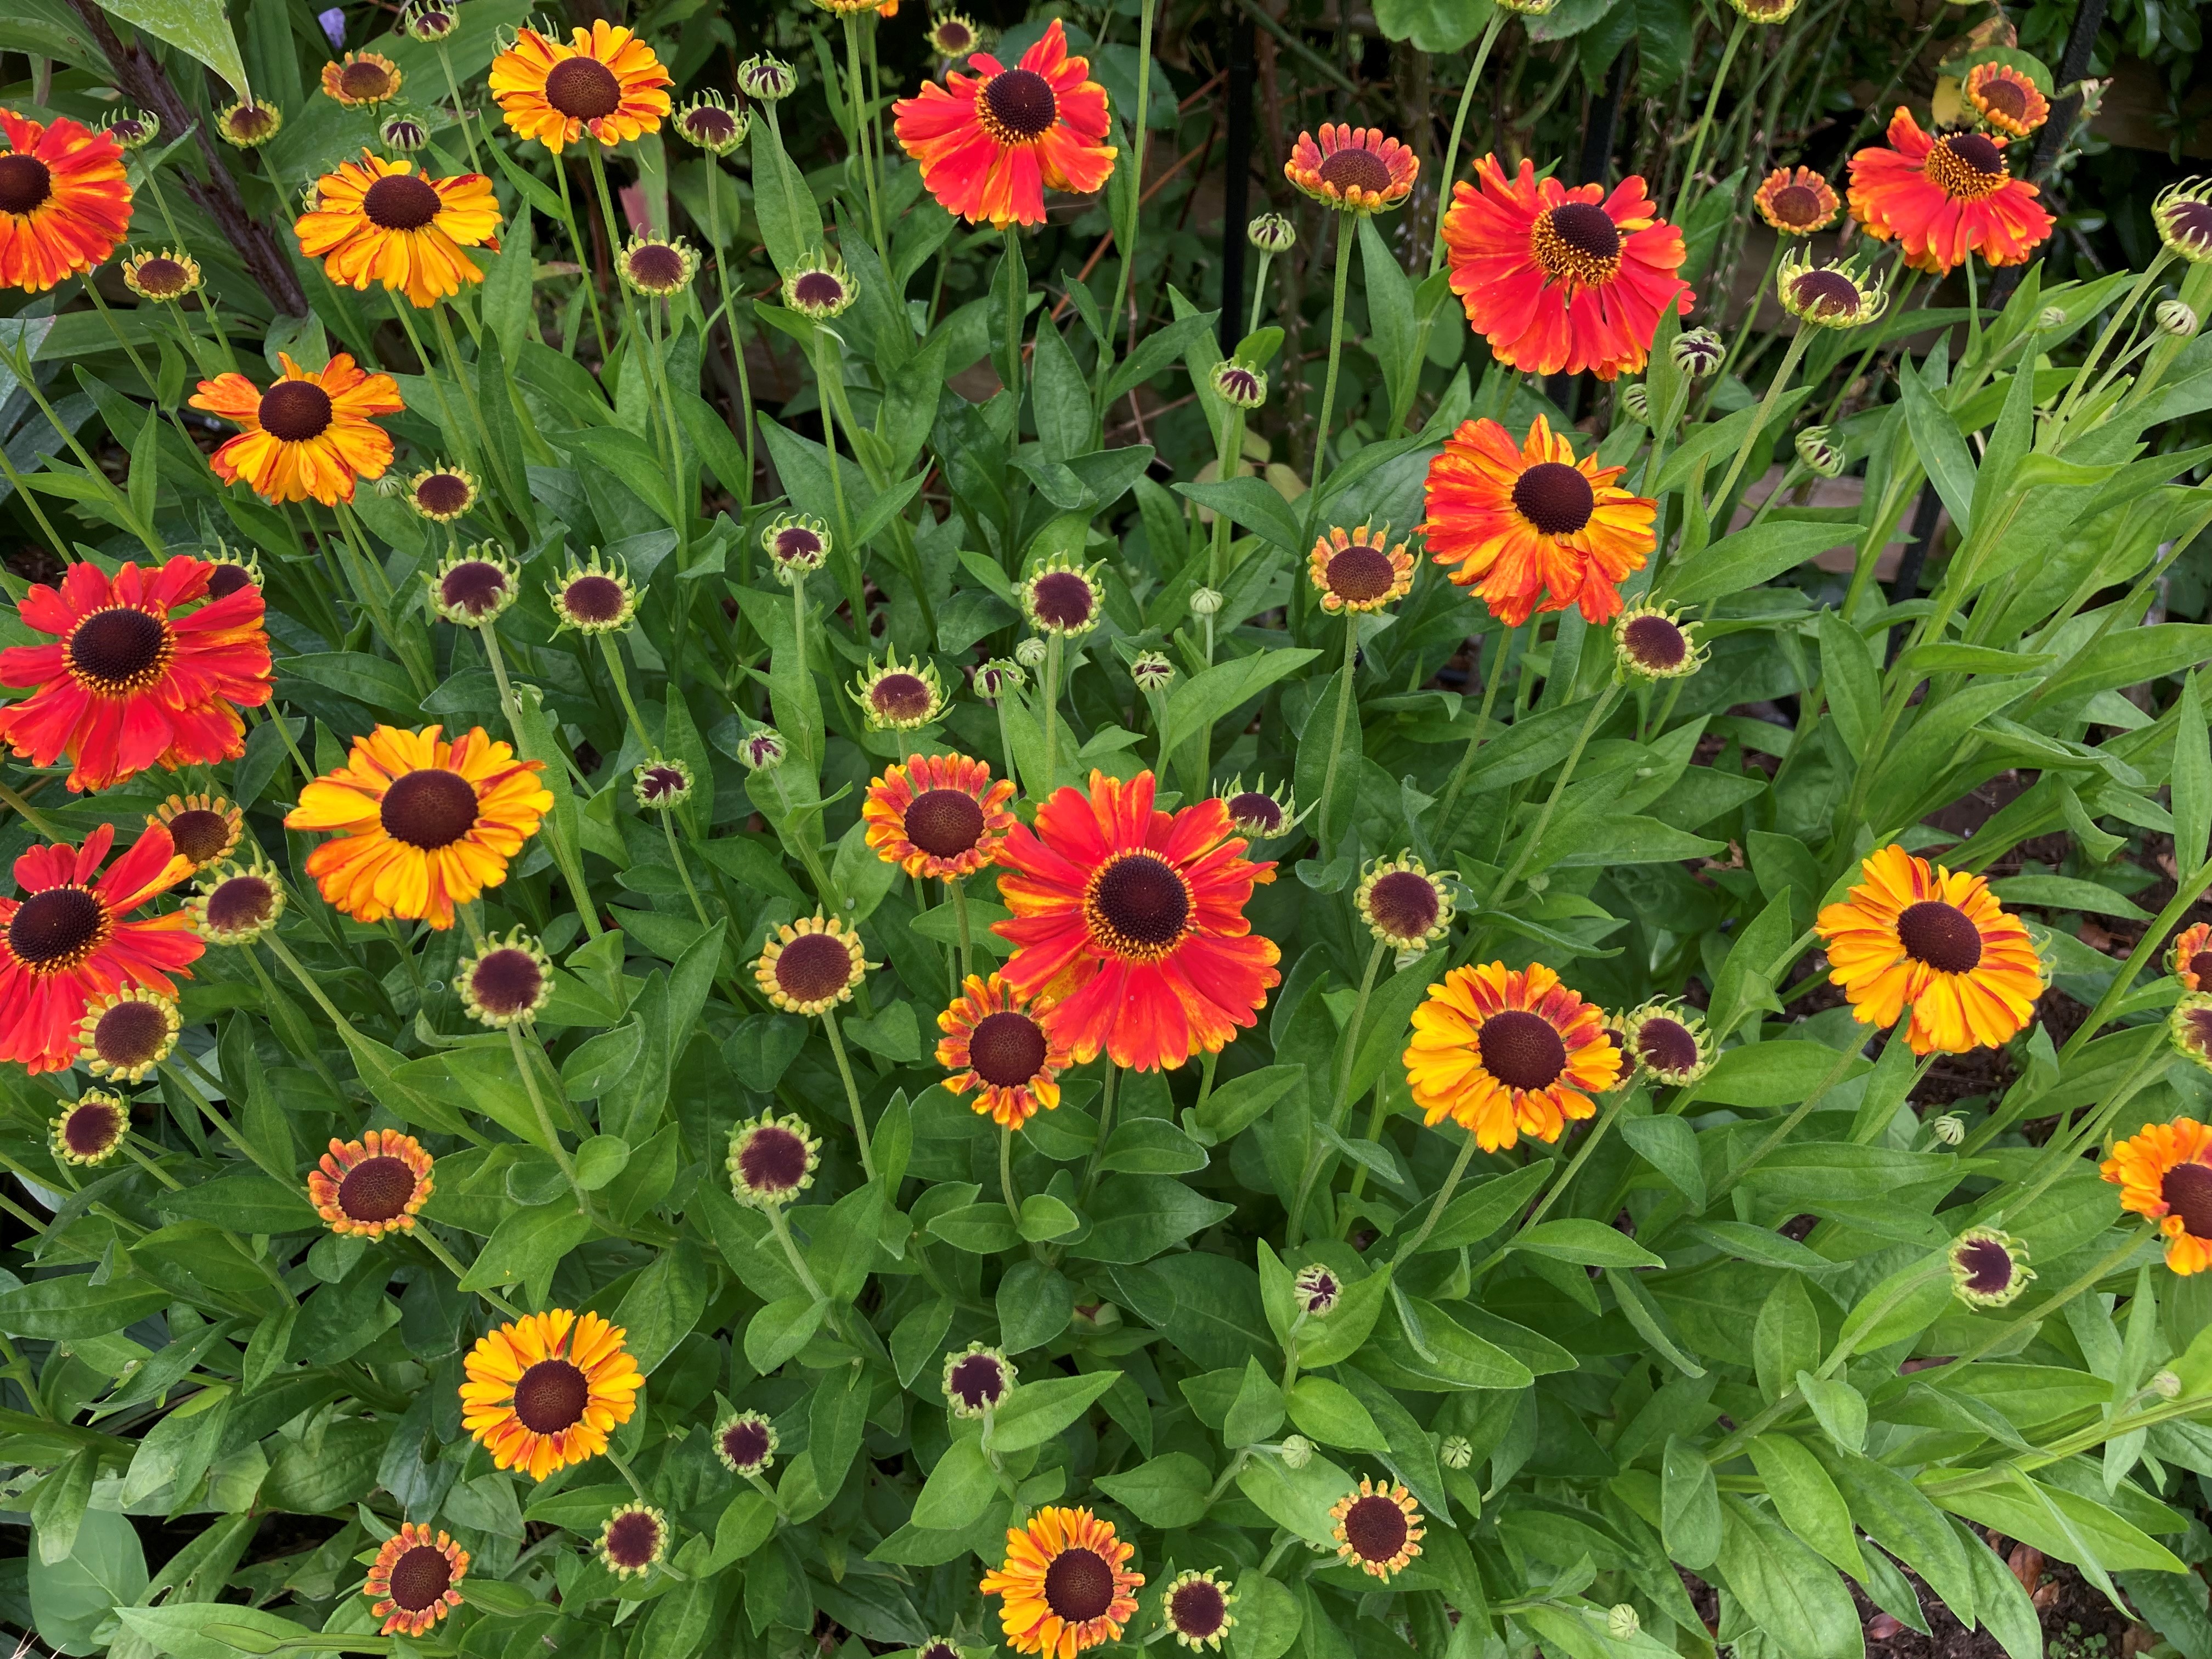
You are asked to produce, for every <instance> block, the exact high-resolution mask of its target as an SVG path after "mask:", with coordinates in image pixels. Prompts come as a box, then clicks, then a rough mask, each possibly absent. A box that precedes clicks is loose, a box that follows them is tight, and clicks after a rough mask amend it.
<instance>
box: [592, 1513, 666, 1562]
mask: <svg viewBox="0 0 2212 1659" xmlns="http://www.w3.org/2000/svg"><path fill="white" fill-rule="evenodd" d="M605 1547H606V1552H607V1559H608V1560H610V1561H611V1562H613V1563H614V1564H615V1565H617V1566H618V1567H628V1568H630V1569H631V1570H632V1571H636V1570H637V1569H640V1568H643V1567H649V1566H651V1565H653V1557H654V1555H655V1554H656V1553H658V1552H659V1548H660V1522H658V1521H656V1520H655V1519H653V1516H650V1515H648V1514H647V1513H646V1512H645V1511H644V1510H624V1511H623V1513H622V1514H620V1515H618V1516H615V1518H614V1519H613V1520H611V1521H610V1522H607V1532H606V1541H605Z"/></svg>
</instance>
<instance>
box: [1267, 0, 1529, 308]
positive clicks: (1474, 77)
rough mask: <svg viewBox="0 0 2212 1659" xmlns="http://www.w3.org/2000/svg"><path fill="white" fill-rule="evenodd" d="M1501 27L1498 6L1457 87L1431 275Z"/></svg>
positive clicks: (1439, 260)
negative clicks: (1471, 117) (1464, 140)
mask: <svg viewBox="0 0 2212 1659" xmlns="http://www.w3.org/2000/svg"><path fill="white" fill-rule="evenodd" d="M1504 27H1505V8H1504V7H1503V6H1499V7H1497V8H1495V9H1493V10H1492V12H1491V14H1490V21H1489V23H1488V24H1487V25H1486V26H1485V27H1484V29H1483V31H1482V43H1481V44H1480V46H1476V47H1475V49H1474V68H1473V69H1471V70H1468V72H1467V85H1466V86H1464V87H1463V88H1461V89H1460V94H1459V112H1458V113H1457V114H1455V115H1454V116H1453V117H1452V127H1451V139H1450V142H1449V143H1446V144H1445V146H1444V164H1443V170H1442V171H1440V172H1439V173H1437V237H1436V246H1434V247H1433V248H1432V249H1431V251H1430V253H1429V275H1430V276H1435V275H1436V274H1437V272H1438V271H1439V270H1443V264H1444V212H1445V210H1446V209H1448V208H1449V207H1450V206H1451V191H1452V174H1453V173H1456V172H1457V171H1458V170H1459V143H1460V138H1461V137H1462V135H1463V134H1464V133H1465V132H1466V131H1467V117H1468V110H1469V108H1471V107H1472V106H1473V105H1474V89H1475V88H1477V87H1478V86H1480V85H1481V84H1482V70H1483V66H1484V65H1485V64H1488V63H1489V62H1490V49H1491V47H1492V46H1494V45H1496V44H1497V41H1498V31H1499V30H1500V29H1503V28H1504ZM1262 257H1263V258H1264V257H1265V256H1264V255H1263V256H1262Z"/></svg>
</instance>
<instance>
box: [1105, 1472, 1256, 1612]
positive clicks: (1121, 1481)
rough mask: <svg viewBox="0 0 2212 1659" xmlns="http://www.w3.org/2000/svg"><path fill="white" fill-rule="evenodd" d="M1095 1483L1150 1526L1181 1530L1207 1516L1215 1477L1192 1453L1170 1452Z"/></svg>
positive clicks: (1106, 1476)
mask: <svg viewBox="0 0 2212 1659" xmlns="http://www.w3.org/2000/svg"><path fill="white" fill-rule="evenodd" d="M1093 1484H1094V1485H1095V1486H1097V1488H1098V1489H1099V1490H1100V1491H1101V1492H1104V1493H1105V1494H1106V1495H1107V1496H1108V1497H1109V1498H1112V1499H1113V1500H1114V1501H1115V1503H1117V1504H1121V1506H1122V1507H1123V1508H1125V1509H1127V1510H1128V1511H1129V1512H1130V1513H1131V1514H1133V1515H1134V1516H1136V1517H1137V1519H1138V1520H1139V1521H1141V1522H1144V1523H1145V1524H1146V1526H1148V1527H1170V1528H1179V1527H1189V1526H1195V1525H1196V1524H1197V1523H1198V1522H1200V1520H1202V1519H1203V1518H1204V1517H1205V1515H1206V1491H1207V1489H1208V1488H1209V1487H1211V1486H1212V1484H1213V1477H1212V1474H1210V1473H1209V1472H1208V1470H1207V1469H1206V1465H1205V1464H1203V1463H1201V1462H1199V1461H1198V1459H1196V1458H1195V1457H1193V1456H1192V1455H1190V1454H1189V1453H1188V1452H1168V1453H1165V1454H1164V1455H1161V1456H1158V1457H1155V1458H1152V1459H1150V1460H1149V1461H1147V1462H1143V1463H1139V1465H1138V1466H1137V1467H1136V1468H1133V1469H1129V1470H1126V1471H1125V1472H1123V1473H1122V1474H1102V1475H1100V1476H1099V1477H1098V1478H1097V1480H1096V1481H1094V1482H1093ZM1240 1622H1241V1619H1240Z"/></svg>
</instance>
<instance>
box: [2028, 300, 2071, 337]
mask: <svg viewBox="0 0 2212 1659" xmlns="http://www.w3.org/2000/svg"><path fill="white" fill-rule="evenodd" d="M2035 325H2036V326H2037V327H2038V328H2039V329H2041V330H2042V331H2044V332H2045V333H2046V334H2048V333H2050V332H2051V331H2052V330H2054V329H2061V328H2063V327H2065V326H2066V310H2065V307H2063V306H2045V307H2044V308H2043V309H2042V310H2040V311H2039V312H2037V313H2035Z"/></svg>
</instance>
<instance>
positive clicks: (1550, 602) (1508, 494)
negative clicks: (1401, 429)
mask: <svg viewBox="0 0 2212 1659" xmlns="http://www.w3.org/2000/svg"><path fill="white" fill-rule="evenodd" d="M1623 471H1626V468H1624V467H1618V466H1600V465H1598V464H1597V459H1596V457H1595V456H1585V457H1584V458H1583V459H1581V460H1577V459H1575V451H1574V446H1573V445H1572V444H1571V443H1570V442H1569V441H1567V439H1566V436H1565V434H1559V435H1554V434H1553V431H1552V428H1551V423H1550V422H1547V420H1545V418H1544V417H1543V416H1541V415H1539V416H1537V417H1536V419H1535V423H1534V425H1532V426H1531V427H1530V428H1528V441H1527V442H1526V443H1525V444H1520V445H1516V443H1515V442H1514V441H1513V439H1512V437H1511V435H1510V434H1508V433H1507V432H1506V430H1505V428H1504V427H1502V426H1500V425H1498V422H1495V421H1489V420H1482V421H1469V422H1466V423H1465V424H1464V425H1462V427H1461V428H1460V429H1459V430H1458V431H1456V432H1455V433H1453V434H1452V435H1451V436H1450V437H1449V438H1448V439H1446V440H1445V441H1444V447H1443V453H1442V454H1440V455H1438V456H1437V458H1436V459H1434V460H1432V461H1431V462H1430V463H1429V477H1428V486H1427V501H1428V514H1429V517H1428V522H1427V523H1425V524H1424V525H1423V526H1421V534H1422V536H1423V537H1424V538H1425V539H1426V540H1427V543H1428V547H1429V556H1430V557H1431V559H1433V560H1434V561H1435V562H1437V563H1438V564H1442V565H1455V566H1457V567H1458V568H1456V569H1455V570H1454V571H1452V573H1451V580H1453V581H1454V582H1455V583H1456V584H1458V585H1459V586H1462V587H1472V588H1474V591H1475V592H1477V593H1479V594H1480V595H1481V597H1482V600H1483V603H1484V604H1486V605H1488V606H1489V607H1490V609H1491V611H1492V612H1493V613H1494V614H1495V615H1496V616H1497V617H1498V620H1499V621H1501V622H1503V623H1506V624H1507V625H1508V626H1509V627H1513V628H1518V627H1519V626H1520V625H1521V624H1522V623H1525V622H1527V621H1528V618H1529V617H1531V616H1533V615H1534V614H1535V613H1536V612H1538V611H1564V610H1565V609H1566V608H1567V607H1568V606H1569V605H1579V606H1580V607H1581V609H1582V613H1583V619H1584V620H1585V621H1588V622H1594V623H1601V622H1607V621H1609V620H1611V619H1612V618H1613V617H1616V616H1618V615H1619V614H1620V608H1621V606H1620V584H1621V582H1622V581H1623V580H1626V578H1627V577H1629V576H1630V575H1632V574H1634V573H1635V572H1637V571H1638V570H1641V569H1642V568H1644V559H1645V558H1646V557H1647V556H1649V555H1650V551H1651V549H1652V546H1653V544H1654V541H1655V538H1654V536H1653V534H1652V529H1651V523H1652V520H1653V518H1654V517H1655V516H1656V513H1657V511H1658V506H1657V503H1656V502H1654V501H1646V500H1645V499H1644V498H1643V497H1642V496H1640V495H1630V494H1629V493H1628V492H1627V491H1626V490H1625V489H1620V487H1619V486H1618V485H1617V484H1615V483H1614V482H1613V480H1615V479H1616V478H1618V477H1620V475H1621V473H1622V472H1623Z"/></svg>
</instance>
